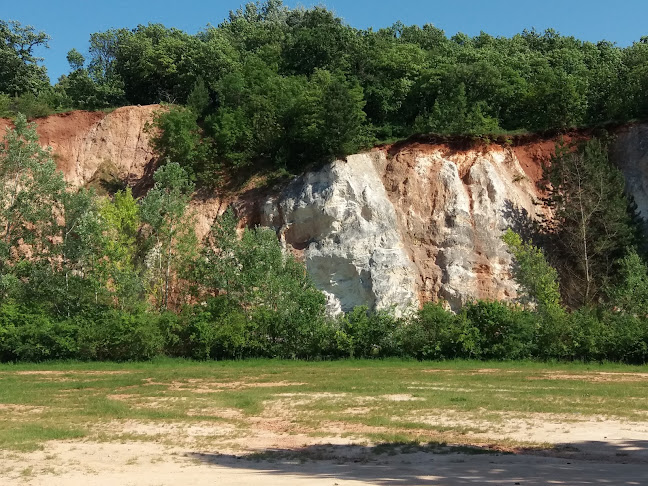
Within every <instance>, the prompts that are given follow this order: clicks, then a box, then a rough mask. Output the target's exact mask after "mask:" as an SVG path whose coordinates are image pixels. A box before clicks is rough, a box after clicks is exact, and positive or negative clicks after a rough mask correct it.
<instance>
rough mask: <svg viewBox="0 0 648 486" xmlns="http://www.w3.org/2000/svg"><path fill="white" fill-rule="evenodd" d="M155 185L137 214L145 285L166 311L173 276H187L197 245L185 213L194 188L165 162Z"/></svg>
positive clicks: (178, 169)
mask: <svg viewBox="0 0 648 486" xmlns="http://www.w3.org/2000/svg"><path fill="white" fill-rule="evenodd" d="M153 180H154V181H155V185H154V186H153V188H152V189H151V190H149V192H148V193H147V194H146V196H145V197H144V198H143V199H142V202H141V206H140V214H141V218H142V222H143V223H145V225H146V226H145V231H146V235H147V240H148V245H147V248H146V249H147V253H146V259H145V265H146V269H147V277H148V278H147V280H148V282H147V284H148V287H149V291H150V293H151V294H152V295H153V296H154V298H155V300H156V304H157V306H158V307H159V308H160V309H168V308H169V305H170V303H171V302H170V299H171V295H172V294H173V293H174V290H175V289H174V276H175V275H181V274H182V273H183V272H185V273H186V272H187V269H186V267H187V266H188V265H190V264H191V257H192V254H193V252H195V251H197V246H198V241H197V240H196V235H195V232H194V228H193V222H192V221H193V220H192V216H191V214H190V213H189V208H188V204H189V200H190V198H191V195H192V193H193V189H194V185H193V183H191V182H190V181H189V177H188V175H187V172H186V171H185V170H184V169H183V168H182V167H180V164H178V163H176V162H168V163H167V164H165V165H163V166H162V167H160V168H159V169H158V170H157V171H156V172H155V174H154V175H153Z"/></svg>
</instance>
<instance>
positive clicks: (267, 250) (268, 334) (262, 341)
mask: <svg viewBox="0 0 648 486" xmlns="http://www.w3.org/2000/svg"><path fill="white" fill-rule="evenodd" d="M237 226H238V222H237V220H236V218H235V217H234V214H233V212H232V211H231V209H228V210H227V211H226V212H225V213H224V214H223V215H222V216H221V217H219V218H218V219H217V220H216V222H215V223H214V225H213V226H212V230H211V232H210V234H209V235H208V238H207V240H206V244H205V248H204V253H203V258H202V259H201V263H200V265H198V267H197V272H198V273H197V277H196V280H197V281H198V282H200V283H201V284H202V286H203V289H202V291H203V292H204V293H205V294H206V295H214V294H219V293H223V294H224V296H225V297H226V298H227V299H228V300H229V301H230V302H232V303H234V305H235V306H237V307H238V308H239V309H240V310H241V311H242V312H243V313H244V314H245V315H246V316H247V319H248V322H249V323H250V325H251V326H252V329H250V332H251V336H252V339H255V340H256V341H257V343H258V346H259V347H260V349H261V351H262V353H263V354H264V355H267V356H283V357H290V356H293V355H294V354H293V353H298V352H299V353H300V354H301V355H302V356H306V355H308V353H311V356H312V355H316V354H318V352H319V351H318V350H315V349H308V351H307V350H306V348H308V346H309V343H313V342H315V341H316V340H315V339H314V338H313V335H314V333H315V332H316V330H317V329H318V328H319V327H320V326H321V325H322V319H323V318H324V315H325V305H326V298H325V297H324V295H323V294H322V293H321V292H319V291H318V290H317V289H315V287H314V285H313V283H312V281H311V280H310V278H309V276H308V274H307V273H306V269H305V267H304V265H303V264H302V263H300V262H298V261H297V260H296V259H295V258H294V257H293V256H292V255H291V254H289V253H286V252H284V251H283V250H282V248H281V245H280V244H279V241H278V240H277V236H276V234H275V233H274V231H272V230H270V229H268V228H253V229H245V230H243V232H242V234H241V236H240V238H239V236H238V234H237Z"/></svg>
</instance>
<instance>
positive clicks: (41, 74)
mask: <svg viewBox="0 0 648 486" xmlns="http://www.w3.org/2000/svg"><path fill="white" fill-rule="evenodd" d="M49 40H50V37H49V36H48V35H47V34H46V33H45V32H37V31H36V30H35V29H34V27H32V26H31V25H27V26H23V25H21V24H20V22H17V21H15V20H10V21H6V20H0V93H7V94H9V95H11V96H17V95H20V94H23V93H32V94H38V93H40V92H41V91H42V90H44V89H45V88H47V87H48V86H49V79H48V77H47V70H46V69H45V68H44V67H43V66H39V65H38V63H39V62H40V61H41V60H42V59H40V58H39V57H36V56H35V54H34V51H35V50H36V49H37V48H42V47H45V48H46V47H49V45H48V41H49Z"/></svg>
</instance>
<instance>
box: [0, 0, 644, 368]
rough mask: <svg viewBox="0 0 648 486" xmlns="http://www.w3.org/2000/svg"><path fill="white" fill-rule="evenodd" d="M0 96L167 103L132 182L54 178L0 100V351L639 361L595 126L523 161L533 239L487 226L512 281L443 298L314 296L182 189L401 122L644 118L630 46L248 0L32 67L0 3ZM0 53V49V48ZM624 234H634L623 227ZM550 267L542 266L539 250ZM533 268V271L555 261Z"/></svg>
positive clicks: (88, 104)
mask: <svg viewBox="0 0 648 486" xmlns="http://www.w3.org/2000/svg"><path fill="white" fill-rule="evenodd" d="M0 35H2V36H3V38H4V43H0V56H1V57H0V59H1V60H6V61H7V62H6V63H4V64H2V67H1V68H0V111H3V112H4V113H11V112H27V113H29V114H31V115H32V116H35V115H39V114H42V113H46V112H47V111H48V110H51V109H57V110H58V109H66V108H70V107H74V108H88V109H97V108H108V107H113V106H117V105H120V104H129V103H157V102H160V101H166V102H169V103H171V104H172V106H170V107H169V109H168V110H166V111H163V112H160V113H159V114H158V115H157V116H156V118H155V121H154V125H155V126H156V127H157V128H158V129H159V130H157V132H156V133H157V135H156V136H155V138H154V146H155V149H156V150H157V151H158V153H159V155H160V158H161V160H162V161H163V162H164V163H163V164H161V166H160V167H159V168H158V170H157V172H155V175H154V176H153V183H154V186H153V188H152V189H151V190H150V191H149V192H148V194H147V195H146V196H144V197H142V198H141V199H139V200H136V199H135V198H134V197H133V195H132V193H131V192H130V191H129V190H126V191H120V192H117V193H116V194H114V195H112V197H110V198H108V199H100V198H98V197H97V196H96V195H95V194H94V193H93V192H92V191H89V190H86V189H80V190H74V189H73V188H71V187H69V186H68V185H67V184H66V183H65V182H64V180H63V177H62V175H61V174H60V173H58V172H57V171H56V170H55V164H54V163H53V161H52V159H51V154H50V153H49V152H48V151H46V150H44V149H42V148H41V147H40V146H39V144H38V140H37V136H36V133H35V131H34V128H33V127H32V126H30V125H29V124H28V123H27V119H26V118H25V116H23V115H21V114H18V115H17V116H16V119H15V128H14V129H12V130H8V132H7V135H6V138H5V140H4V143H0V230H1V231H0V360H5V361H14V360H44V359H67V358H80V359H118V360H128V359H146V358H150V357H153V356H156V355H159V354H167V355H172V356H185V357H192V358H199V359H207V358H213V359H223V358H244V357H256V356H263V357H286V358H297V357H298V358H320V359H322V358H339V357H348V356H355V357H384V356H407V357H415V358H418V359H445V358H454V357H466V358H480V359H517V358H530V357H535V358H543V359H556V358H558V359H583V360H589V359H598V360H605V359H609V360H623V361H628V362H636V363H644V362H646V361H647V360H648V319H647V318H646V313H647V309H648V283H647V282H648V271H647V268H646V264H645V261H644V251H645V245H644V244H642V238H643V237H642V236H641V228H642V222H641V221H639V220H638V218H637V217H636V215H635V214H634V212H633V210H632V205H631V204H630V203H629V201H628V200H627V198H626V196H625V195H624V188H623V186H624V181H623V177H622V175H621V174H620V172H619V171H618V170H617V169H615V168H614V167H613V166H612V165H611V164H610V162H609V160H608V156H607V149H606V147H605V144H604V143H602V142H600V141H597V140H594V141H590V142H588V143H586V144H584V145H583V146H580V147H560V148H559V150H558V151H557V153H556V155H555V157H554V158H553V160H552V164H551V166H550V168H549V170H548V172H547V174H546V183H547V185H546V188H545V190H546V196H547V203H548V205H549V208H550V209H551V211H552V215H553V217H552V218H551V220H548V221H546V222H544V224H543V225H541V226H539V227H537V228H535V230H536V233H537V235H538V237H539V241H541V242H542V244H543V245H544V247H545V248H546V249H548V250H549V251H548V252H547V255H548V256H549V258H548V259H546V258H545V253H544V252H543V251H542V250H540V249H539V248H538V247H536V246H534V245H533V244H532V243H531V242H525V241H522V239H521V238H520V237H519V236H518V235H516V234H514V233H512V232H509V233H507V234H506V235H505V241H506V243H507V244H508V245H509V248H510V249H511V253H512V254H513V255H514V257H515V259H516V267H515V272H516V278H517V280H518V282H519V283H520V286H521V287H522V289H523V290H524V292H523V294H522V298H521V300H520V301H519V302H517V303H515V304H504V303H497V302H474V303H471V304H469V305H467V306H465V307H464V309H463V310H462V311H461V312H460V313H459V314H452V313H450V312H448V311H447V310H445V309H444V307H443V305H442V304H427V305H425V306H424V307H423V308H422V309H421V310H418V311H413V312H412V314H411V315H410V316H407V317H405V318H402V319H397V318H394V317H393V316H392V315H390V314H389V313H386V312H378V313H369V312H368V309H366V308H358V309H356V310H355V311H353V312H351V313H349V314H348V315H345V316H341V317H339V318H332V317H329V316H327V315H326V312H325V306H326V299H325V297H324V295H323V294H322V293H320V292H319V291H317V290H316V289H315V288H314V286H313V284H312V282H311V281H310V280H309V278H308V276H307V274H306V272H305V269H304V267H303V265H301V264H300V263H299V262H298V261H296V260H295V259H294V258H293V257H292V256H291V255H287V254H286V253H285V252H283V251H282V249H281V247H280V244H279V242H278V241H277V238H276V235H275V234H274V233H273V232H272V231H270V230H267V229H261V228H254V229H245V230H243V231H242V234H241V235H239V234H238V232H237V221H236V220H235V219H234V217H233V215H232V214H231V213H230V212H227V213H225V214H224V215H223V216H222V217H221V218H219V219H218V220H217V221H216V222H215V224H214V227H213V228H212V231H211V232H210V234H209V235H208V237H207V238H206V240H205V241H203V242H202V244H201V243H200V242H199V241H198V239H197V237H196V235H195V233H194V230H193V228H194V224H193V220H192V213H191V210H190V206H189V201H190V198H191V196H192V194H193V192H194V189H195V187H196V186H195V182H197V183H198V184H199V185H202V186H207V185H210V184H213V183H214V182H215V181H216V180H217V179H216V178H215V177H214V175H215V173H216V172H217V171H219V170H220V169H223V168H229V169H244V170H246V171H248V172H249V171H251V170H255V169H256V168H257V167H260V166H263V167H271V168H275V169H283V170H286V169H287V170H290V171H298V170H301V169H303V168H304V167H306V166H307V165H309V164H311V163H314V162H323V161H327V160H331V159H333V158H335V157H340V156H344V155H345V154H349V153H351V152H354V151H356V150H358V148H360V147H362V146H363V145H367V144H371V143H374V142H375V141H376V140H384V139H387V138H390V137H404V136H407V135H409V134H412V133H414V132H421V131H422V132H429V131H433V132H436V133H448V134H449V133H452V134H463V135H471V136H480V135H484V134H490V133H496V132H498V131H501V130H507V131H515V130H548V129H558V130H561V129H567V128H571V127H574V126H581V125H596V124H600V123H606V122H610V121H616V122H622V121H627V120H629V119H632V118H637V117H644V116H646V114H647V112H646V110H647V109H648V97H647V95H646V93H648V91H646V90H645V89H644V84H645V83H643V81H642V80H643V78H644V75H643V72H644V70H645V62H644V58H645V59H646V62H648V55H647V54H648V51H647V50H646V49H647V47H646V43H645V42H643V41H642V42H640V43H637V44H635V45H633V46H631V47H629V48H627V49H620V48H617V47H615V46H613V45H611V44H609V43H605V42H601V43H599V44H596V45H594V44H590V43H583V42H580V41H577V40H576V39H573V38H570V37H562V36H560V35H558V34H557V33H555V32H553V31H547V32H545V33H544V34H539V33H537V32H533V31H531V32H523V33H522V34H520V35H517V36H514V37H512V38H510V39H507V38H493V37H490V36H488V35H486V34H481V35H480V36H477V37H475V38H469V37H467V36H463V35H461V34H458V35H456V36H454V37H452V38H447V37H446V36H445V34H444V33H443V32H442V31H440V30H438V29H436V28H434V27H433V26H430V25H427V26H424V27H423V28H419V27H415V26H413V27H407V26H404V25H402V24H395V25H394V26H393V27H392V28H389V29H381V30H379V31H377V32H374V31H371V30H370V31H360V30H357V29H353V28H351V27H349V26H347V25H345V24H344V23H343V22H342V21H341V20H340V19H338V18H336V17H335V16H334V15H333V14H332V13H331V12H330V11H328V10H326V9H325V8H321V7H316V8H312V9H294V10H291V9H288V8H285V7H284V6H283V5H282V4H281V2H280V1H276V0H270V1H268V2H266V3H264V4H262V5H259V4H248V5H246V6H245V7H244V8H243V9H241V10H239V11H237V12H233V13H231V15H230V17H229V19H228V20H226V21H225V22H223V23H222V24H220V25H219V26H218V27H211V26H209V27H207V28H206V29H205V30H204V31H202V32H200V33H198V34H196V35H190V34H187V33H184V32H181V31H178V30H176V29H167V28H165V27H164V26H161V25H148V26H139V27H138V28H136V29H133V30H126V29H119V30H110V31H107V32H102V33H97V34H93V35H92V36H91V40H90V49H89V61H87V62H86V59H85V57H84V56H83V55H82V54H81V53H80V52H78V51H76V50H73V51H71V52H70V53H69V55H68V60H69V62H70V66H71V68H72V71H71V73H70V74H69V75H68V76H65V77H62V78H61V79H60V80H59V82H58V83H57V84H56V85H55V86H53V87H52V86H49V85H48V84H47V83H46V82H44V76H45V73H44V70H43V69H42V68H41V67H39V66H38V62H37V59H35V58H34V57H33V55H32V50H33V48H34V47H35V46H38V45H43V44H45V43H46V42H47V36H46V35H45V34H43V33H37V32H35V31H34V30H33V29H32V28H24V27H22V26H20V25H19V24H17V23H9V22H0ZM0 64H1V63H0ZM643 240H645V238H643ZM552 265H553V267H552ZM554 268H555V269H554Z"/></svg>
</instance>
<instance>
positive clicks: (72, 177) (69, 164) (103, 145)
mask: <svg viewBox="0 0 648 486" xmlns="http://www.w3.org/2000/svg"><path fill="white" fill-rule="evenodd" d="M160 108H161V107H160V106H159V105H150V106H126V107H123V108H118V109H116V110H115V111H112V112H110V113H102V112H87V111H73V112H69V113H63V114H61V115H52V116H48V117H45V118H39V119H37V120H36V125H37V131H38V135H39V136H40V141H41V143H42V144H43V145H49V146H51V147H52V149H53V150H54V154H55V160H56V165H57V167H58V168H59V169H61V170H62V171H63V173H64V174H65V179H66V180H67V181H68V182H69V183H71V184H74V185H83V184H86V183H88V182H89V181H91V180H93V179H94V178H100V177H101V178H105V177H106V176H108V177H110V178H115V179H121V180H123V181H126V182H127V183H135V182H137V181H139V180H140V179H142V177H144V175H145V173H146V170H147V167H148V166H149V165H150V163H151V161H152V160H153V159H154V154H153V150H152V149H151V146H150V134H149V133H147V132H145V130H144V127H145V125H146V123H150V122H151V120H152V117H153V113H154V112H155V111H156V110H159V109H160ZM6 125H7V123H6V122H4V123H3V121H2V120H0V128H4V126H6Z"/></svg>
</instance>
